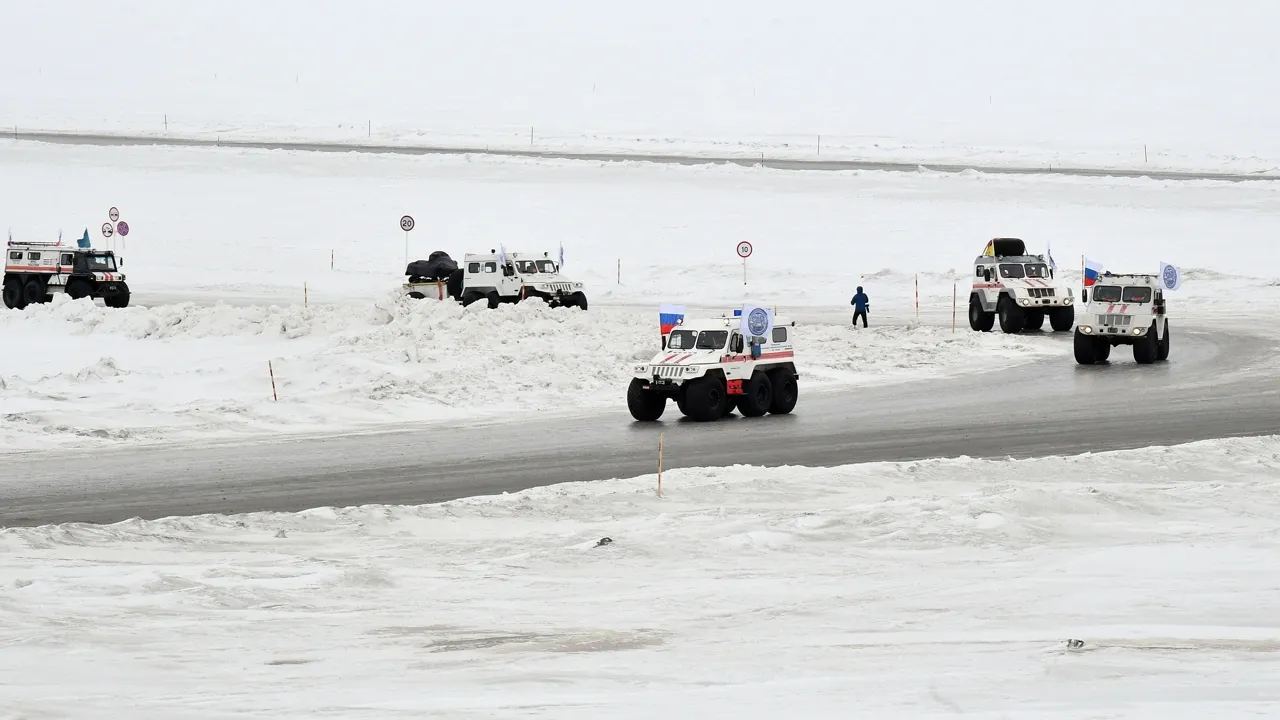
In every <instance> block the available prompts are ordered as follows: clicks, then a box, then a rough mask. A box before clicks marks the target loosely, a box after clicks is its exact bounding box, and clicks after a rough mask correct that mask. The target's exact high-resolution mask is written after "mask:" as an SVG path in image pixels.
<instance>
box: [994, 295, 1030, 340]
mask: <svg viewBox="0 0 1280 720" xmlns="http://www.w3.org/2000/svg"><path fill="white" fill-rule="evenodd" d="M996 312H997V313H999V314H1000V332H1003V333H1010V334H1012V333H1018V332H1022V326H1023V323H1024V322H1026V313H1025V312H1023V311H1022V308H1020V307H1018V304H1017V303H1016V302H1014V301H1013V300H1012V299H1011V298H1010V297H1009V296H1008V295H1002V296H1001V297H1000V302H998V303H996Z"/></svg>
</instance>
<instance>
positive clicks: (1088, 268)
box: [1084, 258, 1102, 287]
mask: <svg viewBox="0 0 1280 720" xmlns="http://www.w3.org/2000/svg"><path fill="white" fill-rule="evenodd" d="M1101 274H1102V263H1100V262H1096V261H1094V260H1090V259H1089V258H1085V260H1084V286H1085V287H1089V286H1091V285H1093V284H1094V283H1096V282H1098V276H1099V275H1101Z"/></svg>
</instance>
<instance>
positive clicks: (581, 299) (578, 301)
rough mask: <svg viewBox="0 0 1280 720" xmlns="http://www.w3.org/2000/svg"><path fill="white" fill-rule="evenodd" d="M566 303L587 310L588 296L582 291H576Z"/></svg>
mask: <svg viewBox="0 0 1280 720" xmlns="http://www.w3.org/2000/svg"><path fill="white" fill-rule="evenodd" d="M565 305H566V306H568V307H579V308H582V309H583V310H586V309H587V296H586V295H584V294H582V293H580V292H576V293H574V294H572V295H570V296H569V302H567V303H565Z"/></svg>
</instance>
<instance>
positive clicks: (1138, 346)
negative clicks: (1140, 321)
mask: <svg viewBox="0 0 1280 720" xmlns="http://www.w3.org/2000/svg"><path fill="white" fill-rule="evenodd" d="M1158 354H1160V341H1159V340H1158V339H1157V338H1156V324H1155V323H1151V329H1150V330H1148V331H1147V334H1146V335H1144V336H1142V338H1141V339H1139V340H1137V341H1135V342H1134V343H1133V359H1134V362H1137V363H1139V364H1141V365H1150V364H1151V363H1153V362H1155V361H1156V355H1158Z"/></svg>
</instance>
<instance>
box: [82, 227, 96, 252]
mask: <svg viewBox="0 0 1280 720" xmlns="http://www.w3.org/2000/svg"><path fill="white" fill-rule="evenodd" d="M91 245H93V243H92V242H91V241H90V240H89V228H85V229H84V237H82V238H80V247H82V248H87V247H90V246H91Z"/></svg>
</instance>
